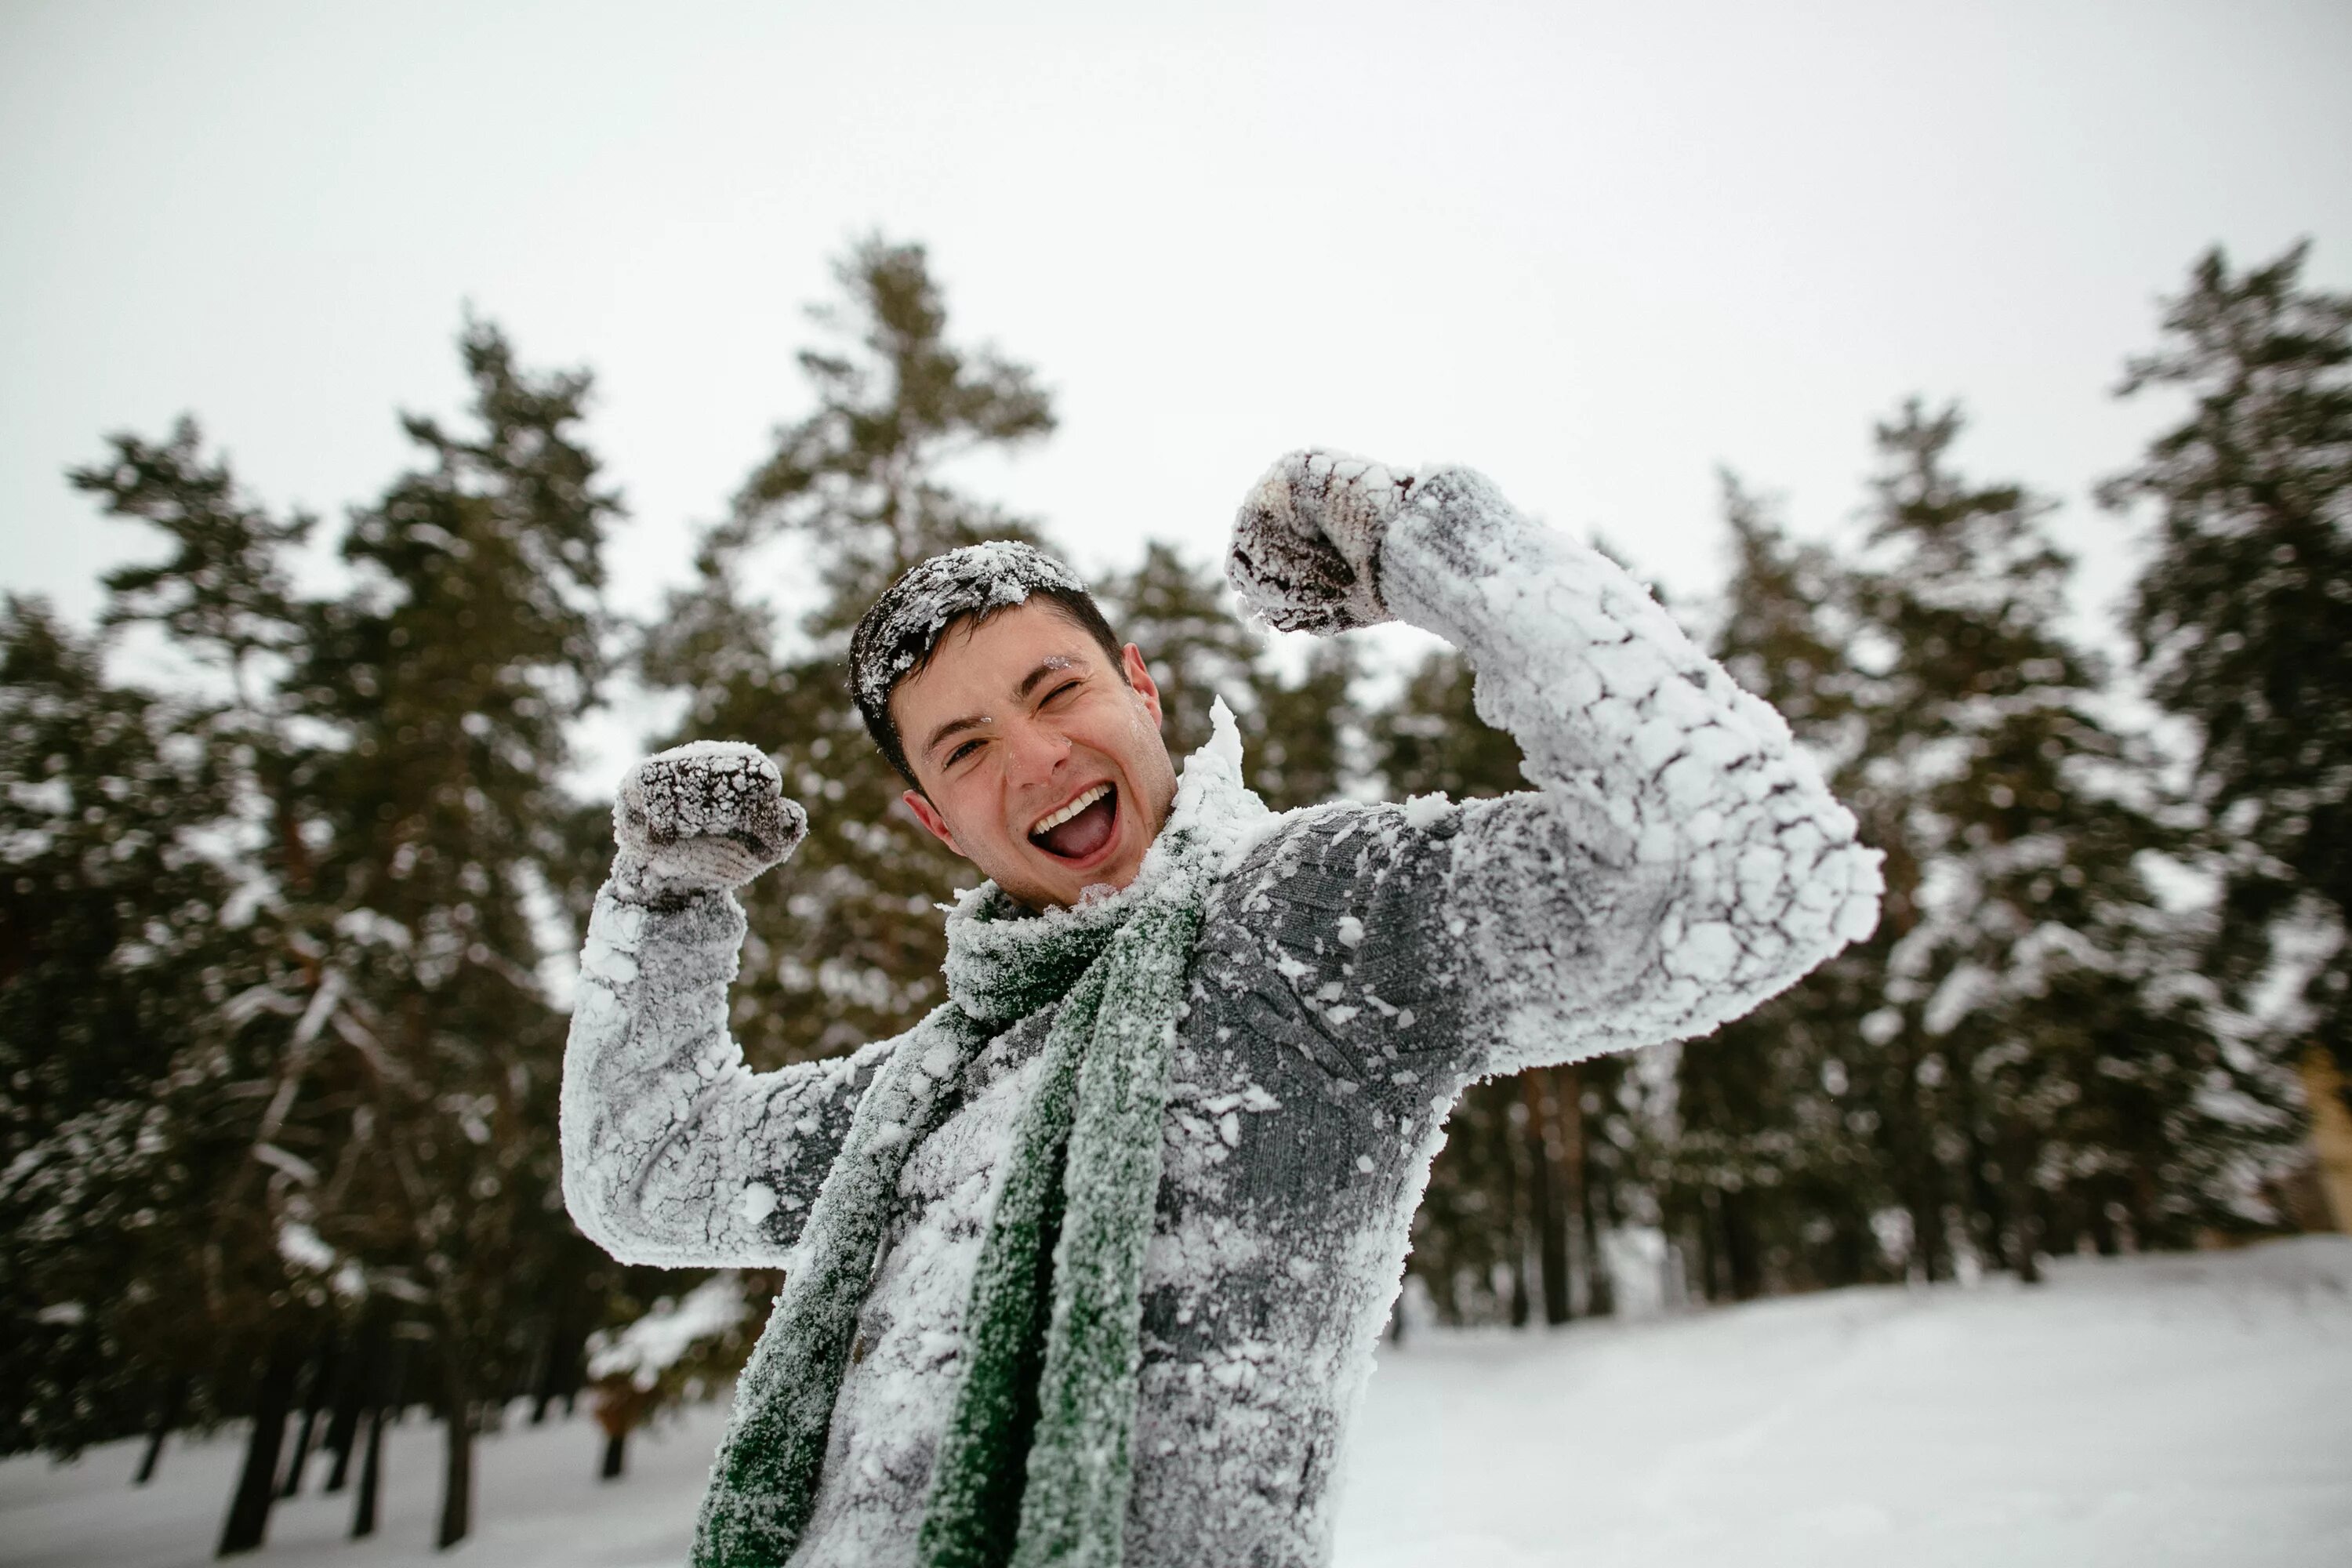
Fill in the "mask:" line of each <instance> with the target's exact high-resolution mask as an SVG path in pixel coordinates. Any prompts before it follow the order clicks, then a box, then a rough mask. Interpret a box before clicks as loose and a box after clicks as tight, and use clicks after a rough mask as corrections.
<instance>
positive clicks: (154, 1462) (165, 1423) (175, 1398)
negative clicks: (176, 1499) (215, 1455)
mask: <svg viewBox="0 0 2352 1568" xmlns="http://www.w3.org/2000/svg"><path fill="white" fill-rule="evenodd" d="M187 1399H188V1379H187V1374H186V1373H182V1374H181V1375H180V1376H178V1377H175V1378H173V1380H172V1381H171V1382H170V1383H168V1384H165V1385H164V1388H163V1399H162V1401H161V1402H159V1403H158V1404H157V1405H156V1406H155V1424H154V1426H152V1427H150V1428H148V1432H147V1451H146V1452H145V1453H144V1454H142V1455H141V1456H140V1458H139V1473H138V1474H137V1475H135V1476H133V1477H131V1485H132V1486H134V1487H143V1486H145V1485H146V1484H147V1483H148V1482H149V1481H152V1480H153V1479H155V1468H156V1466H158V1465H160V1464H162V1463H163V1439H164V1438H166V1437H168V1436H171V1435H172V1429H173V1427H175V1426H178V1425H179V1424H180V1412H181V1410H182V1409H183V1408H184V1406H185V1405H186V1404H187Z"/></svg>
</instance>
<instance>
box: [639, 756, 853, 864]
mask: <svg viewBox="0 0 2352 1568" xmlns="http://www.w3.org/2000/svg"><path fill="white" fill-rule="evenodd" d="M807 833H808V813H806V812H804V811H803V810H802V809H801V807H800V803H799V802H797V801H792V800H786V799H785V798H784V781H783V777H782V774H780V773H777V772H776V764H775V763H772V762H770V761H769V760H768V759H767V758H766V757H764V756H762V755H761V753H760V750H759V748H758V747H756V746H747V745H744V744H742V743H740V742H734V741H689V742H687V743H686V744H685V745H683V746H675V747H672V748H671V749H670V750H668V751H667V752H661V753H659V754H658V755H656V756H651V757H647V758H646V760H645V761H643V762H641V763H637V764H636V765H635V767H632V768H631V769H630V770H629V771H628V773H626V774H625V775H624V776H623V778H622V780H621V792H620V795H619V796H618V798H616V799H615V800H614V802H613V837H614V839H615V840H616V841H617V842H618V844H619V846H620V852H619V853H618V854H616V855H615V856H614V858H613V890H614V893H615V894H617V895H618V896H620V897H622V898H625V899H629V900H635V901H636V902H639V903H667V902H671V901H674V900H678V899H682V898H685V897H687V896H688V895H690V894H693V893H701V892H710V891H714V890H716V889H721V888H740V887H741V886H742V885H743V884H744V883H746V882H748V881H750V880H751V879H752V878H754V877H756V876H758V875H759V874H760V873H761V872H762V871H764V870H766V869H767V868H769V867H771V866H773V865H775V864H777V863H778V862H780V861H782V859H783V858H785V857H786V856H788V855H790V854H791V853H792V852H793V850H794V849H796V848H798V847H800V841H801V839H802V838H803V837H805V836H806V834H807Z"/></svg>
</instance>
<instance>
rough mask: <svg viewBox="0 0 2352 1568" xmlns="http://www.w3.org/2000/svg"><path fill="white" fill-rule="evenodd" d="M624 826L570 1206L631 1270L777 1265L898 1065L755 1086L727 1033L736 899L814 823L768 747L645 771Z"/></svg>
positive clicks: (581, 1045) (717, 748)
mask: <svg viewBox="0 0 2352 1568" xmlns="http://www.w3.org/2000/svg"><path fill="white" fill-rule="evenodd" d="M613 819H614V837H615V838H616V839H617V840H618V841H619V851H618V853H616V854H615V855H614V859H613V875H612V878H611V879H610V880H608V881H607V882H606V883H605V884H604V888H603V889H602V890H601V891H599V892H598V893H597V895H596V907H595V910H594V912H593V914H592V915H591V916H590V917H589V921H588V940H587V942H586V945H585V946H584V947H583V950H582V952H581V955H580V987H579V992H578V995H577V998H576V1000H575V1003H574V1005H573V1008H572V1039H571V1044H570V1046H569V1047H567V1048H566V1050H565V1052H564V1058H563V1107H562V1115H563V1197H564V1203H565V1205H566V1206H567V1207H569V1208H570V1209H571V1211H572V1219H573V1220H574V1221H575V1222H576V1223H577V1224H578V1225H579V1226H580V1228H581V1230H582V1231H583V1232H584V1233H585V1234H586V1235H587V1236H588V1237H589V1238H590V1239H591V1240H593V1241H594V1242H596V1243H597V1244H598V1245H599V1246H601V1247H604V1249H605V1250H606V1251H608V1252H610V1253H611V1254H612V1255H613V1256H614V1257H615V1258H620V1259H621V1260H622V1261H624V1262H627V1263H653V1264H662V1265H666V1266H669V1267H673V1268H681V1267H688V1266H697V1265H722V1266H735V1265H761V1264H773V1263H777V1262H780V1261H782V1257H783V1254H784V1251H785V1249H786V1248H787V1247H790V1246H791V1244H792V1242H793V1239H794V1238H795V1237H798V1235H799V1234H800V1229H801V1224H802V1222H803V1219H804V1218H805V1217H806V1216H807V1214H808V1205H809V1204H810V1203H811V1202H812V1201H813V1200H814V1198H815V1196H816V1190H817V1187H818V1185H819V1184H821V1183H822V1182H823V1181H824V1174H825V1171H826V1169H827V1168H828V1167H829V1166H830V1165H831V1164H832V1163H833V1157H834V1155H835V1153H836V1152H838V1151H839V1150H840V1147H841V1142H842V1138H843V1135H844V1134H845V1132H846V1131H847V1130H848V1126H849V1117H850V1112H851V1110H853V1109H854V1108H855V1105H856V1097H857V1095H858V1093H859V1092H860V1091H861V1090H862V1089H863V1087H864V1086H865V1084H866V1082H867V1081H868V1080H869V1079H871V1077H872V1076H873V1071H874V1068H875V1067H876V1066H877V1064H878V1063H879V1061H880V1060H881V1058H882V1057H883V1055H884V1054H885V1053H887V1049H888V1045H887V1042H885V1043H883V1044H880V1045H876V1046H869V1047H866V1049H864V1050H861V1051H859V1052H858V1053H857V1054H856V1056H854V1057H849V1058H842V1059H837V1060H833V1061H823V1062H806V1063H802V1064H799V1065H796V1066H793V1067H788V1068H782V1070H780V1071H776V1072H770V1073H754V1072H752V1071H751V1070H750V1069H749V1068H746V1067H745V1066H744V1064H743V1053H742V1051H741V1049H740V1047H737V1045H736V1043H735V1040H734V1037H732V1036H731V1035H730V1033H729V1032H728V1028H727V987H728V986H729V984H731V983H732V982H733V980H734V978H735V968H736V961H737V956H738V954H739V952H740V950H741V947H742V944H743V932H744V923H743V911H742V910H741V908H740V906H739V905H738V904H737V903H736V901H735V896H734V891H733V889H736V888H738V887H740V886H741V885H742V884H744V883H746V882H748V881H750V880H751V879H752V878H754V877H756V876H758V875H759V874H760V873H761V871H764V870H766V869H767V868H769V867H771V866H773V865H775V864H777V863H778V862H779V861H781V860H782V859H783V858H785V857H787V856H789V855H790V854H791V853H792V852H793V849H794V848H795V847H798V845H799V844H800V841H801V838H802V836H803V834H804V833H805V832H806V831H807V825H808V819H807V817H806V816H805V815H804V814H803V812H802V810H801V808H800V806H799V805H796V804H795V803H794V802H793V801H790V800H786V799H785V798H783V785H782V779H781V778H780V777H779V776H778V774H777V773H776V769H775V764H774V763H771V762H769V761H768V759H767V758H766V757H764V756H762V755H761V754H760V752H758V751H757V750H756V749H754V748H752V747H751V746H744V745H732V744H724V743H719V742H695V743H694V744H691V745H687V746H681V747H678V748H677V750H675V751H669V752H663V753H662V754H661V755H659V756H656V757H650V758H647V759H646V761H644V762H642V763H638V764H637V765H636V766H635V767H634V768H632V769H631V770H630V771H629V774H628V776H627V778H625V780H623V781H622V785H621V793H620V798H619V800H618V801H617V802H616V803H615V805H614V813H613Z"/></svg>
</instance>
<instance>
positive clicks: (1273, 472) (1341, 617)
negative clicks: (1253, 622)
mask: <svg viewBox="0 0 2352 1568" xmlns="http://www.w3.org/2000/svg"><path fill="white" fill-rule="evenodd" d="M1413 482H1414V479H1413V476H1412V474H1409V473H1407V472H1405V471H1404V470H1402V469H1401V468H1383V467H1382V466H1381V465H1380V464H1378V463H1375V462H1372V461H1371V460H1370V459H1369V458H1351V457H1349V456H1348V455H1347V454H1346V453H1344V452H1330V451H1322V450H1318V449H1316V448H1313V447H1309V448H1307V450H1305V451H1300V452H1293V453H1291V454H1290V455H1289V456H1288V457H1286V458H1282V459H1281V460H1280V461H1279V462H1277V463H1276V464H1275V465H1274V467H1273V468H1269V469H1267V470H1266V474H1265V478H1264V479H1260V480H1258V482H1257V485H1256V488H1255V489H1252V490H1251V491H1250V493H1249V496H1248V498H1247V499H1246V500H1244V501H1243V502H1242V509H1241V512H1240V514H1239V515H1238V516H1236V517H1235V518H1234V542H1233V548H1232V550H1231V551H1230V552H1227V554H1226V556H1225V577H1226V579H1227V580H1228V581H1229V582H1231V583H1232V584H1233V585H1234V591H1235V592H1236V593H1238V594H1240V595H1241V596H1242V602H1243V603H1244V604H1245V605H1248V606H1249V607H1250V608H1251V609H1252V610H1254V611H1255V612H1256V613H1257V614H1258V616H1260V617H1261V618H1263V619H1264V620H1265V623H1266V624H1267V625H1268V626H1273V627H1274V628H1276V630H1277V631H1286V632H1314V633H1316V634H1318V636H1325V637H1328V636H1329V635H1330V634H1332V633H1334V632H1343V631H1348V630H1350V629H1352V628H1354V627H1357V626H1378V625H1380V624H1381V622H1382V621H1385V620H1388V619H1389V618H1390V616H1389V609H1388V605H1385V604H1383V603H1382V602H1381V585H1380V564H1381V539H1382V537H1383V536H1384V535H1386V533H1387V532H1388V527H1389V524H1390V523H1391V521H1395V519H1396V517H1397V514H1398V513H1399V512H1401V511H1402V510H1404V504H1405V500H1406V498H1407V497H1408V496H1410V495H1411V494H1412V487H1413Z"/></svg>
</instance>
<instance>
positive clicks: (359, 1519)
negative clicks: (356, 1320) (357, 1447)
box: [352, 1330, 408, 1541]
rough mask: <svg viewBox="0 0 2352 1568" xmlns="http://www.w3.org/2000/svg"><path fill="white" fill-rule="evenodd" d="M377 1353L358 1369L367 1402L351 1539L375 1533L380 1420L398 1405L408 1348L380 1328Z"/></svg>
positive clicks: (379, 1489)
mask: <svg viewBox="0 0 2352 1568" xmlns="http://www.w3.org/2000/svg"><path fill="white" fill-rule="evenodd" d="M371 1342H372V1344H373V1346H374V1347H375V1348H376V1349H377V1350H378V1351H379V1352H380V1353H379V1354H378V1355H377V1356H375V1357H373V1358H371V1359H370V1361H369V1363H367V1365H366V1366H365V1367H364V1368H363V1369H362V1373H361V1381H360V1388H361V1391H362V1400H363V1403H364V1404H365V1405H366V1406H367V1452H366V1453H365V1454H364V1455H363V1456H362V1458H361V1459H360V1484H359V1495H358V1496H357V1497H356V1498H355V1499H354V1500H352V1540H353V1541H357V1540H359V1539H360V1538H362V1536H368V1535H373V1534H374V1533H375V1511H376V1499H377V1497H378V1496H379V1495H380V1494H381V1493H382V1491H383V1420H384V1416H385V1415H386V1414H387V1413H389V1412H390V1411H392V1410H394V1409H397V1408H398V1407H399V1404H400V1399H401V1394H402V1389H401V1384H402V1382H403V1381H404V1373H405V1372H406V1370H407V1360H408V1348H407V1346H405V1345H404V1344H402V1343H400V1342H397V1341H392V1342H389V1343H387V1335H386V1334H385V1332H383V1331H381V1330H379V1331H378V1332H377V1333H376V1334H374V1335H372V1336H371Z"/></svg>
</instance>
